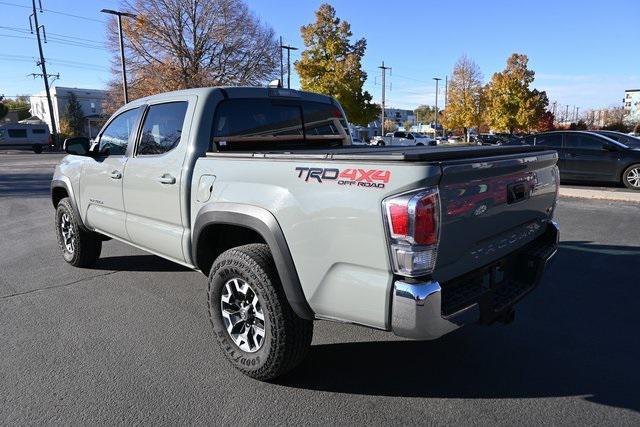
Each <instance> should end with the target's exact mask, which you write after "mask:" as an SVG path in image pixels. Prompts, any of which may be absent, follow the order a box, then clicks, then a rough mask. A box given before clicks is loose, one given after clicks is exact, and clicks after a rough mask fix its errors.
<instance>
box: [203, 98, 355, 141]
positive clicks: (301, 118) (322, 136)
mask: <svg viewBox="0 0 640 427" xmlns="http://www.w3.org/2000/svg"><path fill="white" fill-rule="evenodd" d="M348 134H349V132H348V130H347V123H346V120H345V118H344V117H343V115H342V112H341V111H340V109H339V108H337V107H336V106H334V105H332V104H324V103H321V102H311V101H281V100H273V99H266V98H265V99H229V100H226V101H223V102H221V103H220V104H219V105H218V107H217V109H216V116H215V118H214V124H213V138H212V147H211V148H212V149H213V150H216V151H255V150H259V151H261V150H282V149H287V150H291V149H304V148H320V147H335V146H340V145H342V144H343V143H344V142H345V141H346V138H347V137H348Z"/></svg>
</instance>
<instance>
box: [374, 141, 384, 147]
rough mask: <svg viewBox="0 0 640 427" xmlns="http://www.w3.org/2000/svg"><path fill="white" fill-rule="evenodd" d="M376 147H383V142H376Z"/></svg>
mask: <svg viewBox="0 0 640 427" xmlns="http://www.w3.org/2000/svg"><path fill="white" fill-rule="evenodd" d="M376 145H377V146H378V147H384V141H378V143H377V144H376Z"/></svg>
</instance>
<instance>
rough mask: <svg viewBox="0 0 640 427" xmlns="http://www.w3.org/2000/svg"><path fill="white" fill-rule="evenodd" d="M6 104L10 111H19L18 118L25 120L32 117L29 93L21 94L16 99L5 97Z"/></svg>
mask: <svg viewBox="0 0 640 427" xmlns="http://www.w3.org/2000/svg"><path fill="white" fill-rule="evenodd" d="M3 103H4V105H5V106H6V107H7V109H8V110H9V111H15V112H17V113H18V120H24V119H26V118H29V117H31V113H30V111H29V110H30V109H31V103H30V102H29V97H28V96H27V95H20V96H18V97H17V98H16V99H5V100H4V101H3Z"/></svg>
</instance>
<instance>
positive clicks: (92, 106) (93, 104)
mask: <svg viewBox="0 0 640 427" xmlns="http://www.w3.org/2000/svg"><path fill="white" fill-rule="evenodd" d="M91 112H92V113H95V112H96V103H95V102H92V103H91Z"/></svg>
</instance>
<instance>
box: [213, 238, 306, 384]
mask: <svg viewBox="0 0 640 427" xmlns="http://www.w3.org/2000/svg"><path fill="white" fill-rule="evenodd" d="M208 305H209V318H210V320H211V325H212V326H213V330H214V332H215V336H216V339H217V340H218V344H219V345H220V348H221V350H222V352H223V353H224V355H225V357H226V358H227V360H229V362H231V364H232V365H233V366H234V367H235V368H236V369H238V370H239V371H241V372H242V373H244V374H245V375H248V376H250V377H252V378H255V379H258V380H263V381H265V380H271V379H274V378H276V377H278V376H281V375H282V374H284V373H286V372H288V371H290V370H291V369H293V368H294V367H296V366H297V365H298V364H299V363H300V362H301V361H302V360H303V359H304V356H305V355H306V353H307V351H308V349H309V347H310V346H311V338H312V335H313V322H312V321H310V320H304V319H301V318H300V317H298V316H297V315H296V314H295V313H294V312H293V309H292V308H291V306H290V305H289V303H288V301H287V298H286V296H285V294H284V290H283V289H282V286H281V284H280V279H279V276H278V273H277V271H276V267H275V263H274V261H273V258H272V257H271V252H270V251H269V248H268V247H267V245H264V244H251V245H245V246H239V247H237V248H233V249H229V250H228V251H226V252H224V253H223V254H222V255H220V256H219V257H218V258H217V259H216V261H215V262H214V264H213V267H212V268H211V272H210V273H209V295H208Z"/></svg>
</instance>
